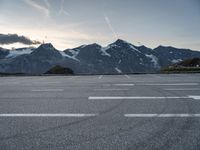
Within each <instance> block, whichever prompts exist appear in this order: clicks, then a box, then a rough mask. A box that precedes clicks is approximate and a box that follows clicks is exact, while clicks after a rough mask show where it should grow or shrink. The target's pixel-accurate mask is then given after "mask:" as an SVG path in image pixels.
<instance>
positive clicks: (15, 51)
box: [6, 49, 33, 58]
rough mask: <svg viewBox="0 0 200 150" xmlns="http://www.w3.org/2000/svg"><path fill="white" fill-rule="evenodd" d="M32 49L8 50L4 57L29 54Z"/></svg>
mask: <svg viewBox="0 0 200 150" xmlns="http://www.w3.org/2000/svg"><path fill="white" fill-rule="evenodd" d="M32 52H33V50H32V49H23V50H10V51H9V54H8V55H7V56H6V58H14V57H17V56H19V55H24V54H30V53H32Z"/></svg>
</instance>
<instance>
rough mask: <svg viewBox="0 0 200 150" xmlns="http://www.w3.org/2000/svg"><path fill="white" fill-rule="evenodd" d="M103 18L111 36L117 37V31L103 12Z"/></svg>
mask: <svg viewBox="0 0 200 150" xmlns="http://www.w3.org/2000/svg"><path fill="white" fill-rule="evenodd" d="M104 19H105V21H106V24H107V25H108V28H109V29H110V31H111V32H112V34H113V36H114V37H115V38H116V39H117V37H118V36H117V33H116V32H115V29H114V28H113V26H112V24H111V21H110V18H109V17H108V16H107V15H105V14H104Z"/></svg>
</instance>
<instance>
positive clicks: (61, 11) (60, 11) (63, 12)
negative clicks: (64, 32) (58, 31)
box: [58, 0, 70, 16]
mask: <svg viewBox="0 0 200 150" xmlns="http://www.w3.org/2000/svg"><path fill="white" fill-rule="evenodd" d="M64 2H65V0H61V3H60V10H59V12H58V14H59V15H61V14H64V15H66V16H70V13H69V12H67V11H66V10H65V9H64V7H63V6H64Z"/></svg>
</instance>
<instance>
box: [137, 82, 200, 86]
mask: <svg viewBox="0 0 200 150" xmlns="http://www.w3.org/2000/svg"><path fill="white" fill-rule="evenodd" d="M139 85H158V86H159V85H160V86H162V85H163V86H165V85H167V86H168V85H169V86H170V85H173V86H176V85H181V86H184V85H188V86H189V85H199V84H198V83H148V84H139Z"/></svg>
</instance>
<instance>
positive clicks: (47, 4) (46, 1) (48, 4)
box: [44, 0, 51, 10]
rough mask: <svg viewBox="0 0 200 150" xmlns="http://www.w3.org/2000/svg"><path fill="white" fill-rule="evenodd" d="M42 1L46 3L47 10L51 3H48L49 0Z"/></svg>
mask: <svg viewBox="0 0 200 150" xmlns="http://www.w3.org/2000/svg"><path fill="white" fill-rule="evenodd" d="M44 3H45V4H46V6H47V8H48V10H49V9H50V8H51V4H50V3H49V0H44Z"/></svg>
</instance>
